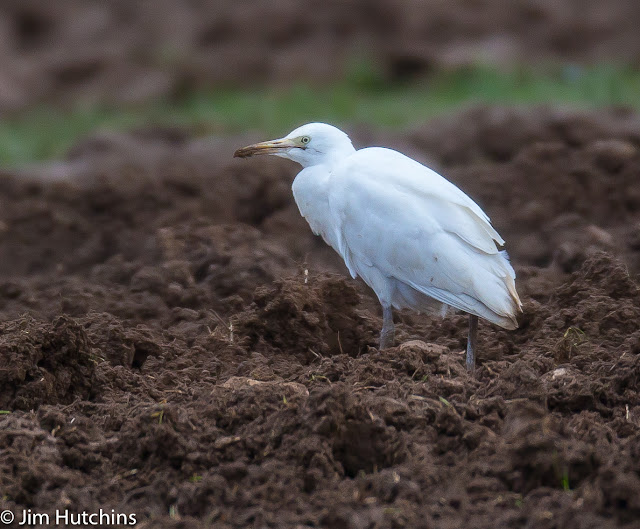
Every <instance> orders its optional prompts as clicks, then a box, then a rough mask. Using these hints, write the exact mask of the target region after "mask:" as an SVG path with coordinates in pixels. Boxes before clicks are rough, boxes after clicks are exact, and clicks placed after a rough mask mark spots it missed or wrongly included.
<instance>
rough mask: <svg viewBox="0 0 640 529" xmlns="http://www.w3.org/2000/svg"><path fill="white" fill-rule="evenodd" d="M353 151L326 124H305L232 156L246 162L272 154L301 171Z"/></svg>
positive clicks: (343, 136)
mask: <svg viewBox="0 0 640 529" xmlns="http://www.w3.org/2000/svg"><path fill="white" fill-rule="evenodd" d="M354 151H355V149H354V148H353V145H352V144H351V140H350V139H349V136H347V135H346V134H345V133H344V132H342V131H341V130H340V129H338V128H336V127H333V126H332V125H327V124H326V123H308V124H306V125H302V126H301V127H298V128H297V129H295V130H293V131H292V132H290V133H289V134H287V135H286V136H285V137H284V138H279V139H277V140H269V141H263V142H260V143H255V144H253V145H248V146H247V147H242V148H241V149H238V150H237V151H236V152H235V153H234V154H233V156H234V157H236V158H248V157H249V156H255V155H258V154H272V155H274V156H280V157H281V158H288V159H289V160H293V161H294V162H298V163H299V164H300V165H302V166H303V167H310V166H312V165H320V164H327V165H331V164H332V163H333V162H335V161H336V160H338V159H339V158H341V157H344V156H348V155H349V154H352V153H353V152H354Z"/></svg>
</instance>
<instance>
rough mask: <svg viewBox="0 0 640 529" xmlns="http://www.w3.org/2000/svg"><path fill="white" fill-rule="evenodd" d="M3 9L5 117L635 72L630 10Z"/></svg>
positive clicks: (274, 1)
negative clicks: (448, 73) (601, 67)
mask: <svg viewBox="0 0 640 529" xmlns="http://www.w3.org/2000/svg"><path fill="white" fill-rule="evenodd" d="M505 6H506V4H505V2H504V0H467V1H462V0H457V1H443V0H414V1H396V0H352V1H343V0H342V1H328V2H316V3H314V4H313V5H312V6H311V5H309V4H308V3H305V2H300V1H298V0H268V1H267V0H251V1H242V2H238V1H236V0H191V1H186V0H157V1H147V2H143V1H138V2H132V1H131V0H108V1H105V0H55V1H46V0H3V1H2V2H1V3H0V111H4V110H16V109H21V108H25V107H28V106H30V105H33V104H34V103H38V102H42V101H52V100H53V101H58V102H65V103H72V104H87V103H95V102H107V103H118V104H122V103H137V102H140V101H144V100H147V99H151V98H155V97H159V96H166V97H173V96H180V95H181V94H183V93H185V91H187V92H189V91H190V90H193V89H194V88H203V87H211V86H228V85H229V84H240V85H248V84H249V85H251V86H255V83H257V82H258V83H265V82H266V83H270V84H276V85H278V84H279V85H283V84H287V83H289V82H291V81H292V80H300V79H305V80H310V81H316V82H318V81H319V82H322V81H327V80H331V79H335V78H337V77H340V76H342V75H343V73H344V71H345V69H348V68H349V66H348V65H349V63H351V62H353V61H354V59H361V58H362V57H369V58H370V59H371V60H373V61H375V62H376V63H377V64H379V65H380V67H381V70H382V73H383V74H384V75H386V76H387V77H389V78H391V79H395V80H403V79H407V78H412V77H416V76H422V75H425V74H429V73H430V72H432V71H434V70H438V69H440V68H450V67H458V66H463V65H469V64H477V63H489V64H498V65H510V64H511V65H513V64H516V65H517V64H521V63H523V62H524V63H528V64H531V63H532V62H533V63H548V62H558V61H559V62H563V63H569V64H572V65H574V66H573V67H571V68H570V69H568V70H567V74H568V75H575V74H579V69H576V68H575V65H577V64H580V65H583V64H589V63H594V62H612V61H614V62H616V63H618V64H623V65H629V66H635V67H637V66H639V65H640V32H638V25H639V24H640V4H639V3H638V2H637V0H611V1H609V2H605V3H603V2H602V1H601V0H563V1H561V2H559V1H557V0H517V1H516V0H514V1H512V2H509V4H508V7H505Z"/></svg>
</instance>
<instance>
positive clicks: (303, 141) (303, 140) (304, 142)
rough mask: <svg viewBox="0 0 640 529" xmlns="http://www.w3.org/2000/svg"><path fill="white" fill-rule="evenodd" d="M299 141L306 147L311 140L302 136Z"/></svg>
mask: <svg viewBox="0 0 640 529" xmlns="http://www.w3.org/2000/svg"><path fill="white" fill-rule="evenodd" d="M300 141H301V142H302V145H306V144H307V143H309V142H310V141H311V138H310V137H309V136H302V138H300Z"/></svg>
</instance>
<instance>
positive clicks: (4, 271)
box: [0, 108, 640, 529]
mask: <svg viewBox="0 0 640 529" xmlns="http://www.w3.org/2000/svg"><path fill="white" fill-rule="evenodd" d="M283 132H285V131H283ZM348 132H350V133H352V137H353V138H354V141H355V143H356V144H357V146H364V145H369V144H381V145H392V146H395V147H397V148H399V149H401V150H403V151H405V152H407V153H408V154H410V155H413V156H416V157H418V158H420V159H422V160H424V161H428V162H429V164H430V165H431V166H433V167H434V168H436V169H439V170H440V171H441V172H442V173H443V174H444V175H445V176H447V177H449V178H450V179H451V180H452V181H453V182H455V183H456V184H458V185H459V186H460V187H461V188H462V189H463V190H465V191H466V192H467V193H468V194H470V195H471V196H472V197H473V198H474V199H476V201H477V202H478V203H479V204H480V205H481V206H482V207H483V209H485V211H487V213H488V214H489V215H490V216H491V218H492V220H493V222H494V225H495V227H496V228H497V229H498V231H499V232H500V233H501V234H502V235H503V237H504V238H505V239H506V240H507V250H508V251H509V252H510V255H511V257H512V262H513V264H514V267H515V269H516V271H517V274H518V279H517V285H518V290H519V293H520V296H521V298H522V300H523V302H524V313H523V314H522V316H521V318H520V328H519V329H518V330H516V331H512V332H507V331H503V330H500V329H498V328H496V327H493V326H491V325H490V324H487V323H481V324H480V336H479V358H478V369H477V373H476V376H475V377H471V376H469V375H468V374H467V373H466V371H465V368H464V355H463V354H462V351H463V349H464V345H465V341H466V331H467V327H466V325H467V319H466V317H464V316H463V315H454V316H451V317H449V318H447V319H445V320H440V319H437V318H430V317H426V316H420V315H415V314H411V313H399V314H397V316H396V322H397V324H398V325H397V327H398V332H397V342H398V346H397V347H396V348H394V349H391V350H388V351H384V352H379V351H378V350H377V349H376V341H377V336H378V331H379V329H380V326H381V318H380V313H379V308H378V304H377V302H376V300H375V299H374V298H373V297H372V295H371V293H370V292H369V291H368V289H367V288H366V287H365V286H364V285H362V284H361V283H359V282H357V281H353V280H351V279H350V278H348V277H347V275H346V270H345V268H344V266H343V265H342V264H341V262H340V261H339V260H338V258H337V257H336V256H334V255H333V253H332V250H330V249H329V248H326V247H325V245H324V243H323V242H322V241H321V240H319V239H318V238H315V237H313V235H312V234H311V233H310V230H309V229H308V227H307V225H306V223H305V221H304V220H303V219H302V218H300V216H299V214H298V212H297V209H296V206H295V204H294V202H293V198H292V196H291V191H290V184H291V181H292V178H293V176H294V175H295V172H296V171H297V167H296V166H294V165H293V164H289V163H287V162H284V161H282V160H278V159H268V160H265V159H264V158H262V159H257V160H249V161H238V160H233V159H232V158H231V156H232V152H233V150H234V148H236V147H239V146H241V145H244V144H246V142H247V140H249V139H258V138H246V137H243V138H233V139H223V138H218V139H216V138H208V139H202V138H200V139H196V138H192V137H190V136H189V134H188V133H185V132H183V131H181V130H172V129H162V130H160V129H156V130H143V131H138V132H134V133H131V134H127V135H125V134H118V135H116V134H114V135H109V134H103V135H98V136H94V137H92V138H88V139H86V140H85V141H83V142H82V143H81V144H78V145H77V146H76V147H75V148H74V149H73V150H72V151H71V152H70V153H69V155H68V157H67V159H66V160H65V161H63V162H59V163H56V164H51V165H48V166H46V167H43V168H33V169H30V170H23V171H13V172H8V173H5V174H2V175H0V316H1V317H0V322H1V323H0V410H3V412H2V414H0V510H4V509H11V510H22V509H32V511H34V512H53V511H55V510H56V509H64V508H68V509H70V510H72V511H73V512H82V511H85V512H98V511H99V509H101V508H102V509H103V510H106V511H108V512H110V511H111V509H114V510H115V511H116V512H121V513H135V514H136V518H137V520H138V521H139V524H138V526H142V527H205V526H215V527H220V528H232V527H237V528H246V527H278V528H284V527H291V528H294V527H335V528H354V529H355V528H357V529H360V528H374V527H375V528H387V527H388V528H392V527H393V528H398V527H418V528H431V527H437V528H439V527H442V528H445V527H469V528H475V527H484V528H495V527H510V528H526V527H536V528H539V527H540V528H566V529H571V528H586V527H589V528H608V527H640V522H639V521H638V520H640V392H639V384H640V289H639V287H638V272H640V176H639V175H640V115H637V114H633V113H630V112H627V111H625V110H612V111H609V112H600V113H591V114H589V113H584V114H579V113H569V112H557V111H554V110H549V109H540V108H538V109H529V110H513V109H503V108H491V109H487V108H474V109H470V110H468V111H465V112H463V113H461V114H459V115H456V116H452V117H449V118H446V119H442V120H440V121H439V122H437V123H433V122H432V123H430V124H428V125H424V126H419V127H416V128H414V129H412V130H410V131H407V132H403V133H392V132H385V133H381V132H377V131H374V130H368V129H360V130H358V129H355V130H348ZM4 412H10V413H4ZM143 523H144V525H143Z"/></svg>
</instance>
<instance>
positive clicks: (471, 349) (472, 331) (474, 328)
mask: <svg viewBox="0 0 640 529" xmlns="http://www.w3.org/2000/svg"><path fill="white" fill-rule="evenodd" d="M477 336H478V316H476V315H474V314H469V337H468V338H467V371H469V372H473V371H474V370H475V369H476V338H477Z"/></svg>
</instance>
